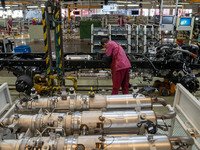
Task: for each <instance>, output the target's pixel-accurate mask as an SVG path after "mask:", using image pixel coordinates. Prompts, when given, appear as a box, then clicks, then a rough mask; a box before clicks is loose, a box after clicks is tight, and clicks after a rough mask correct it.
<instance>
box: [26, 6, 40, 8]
mask: <svg viewBox="0 0 200 150" xmlns="http://www.w3.org/2000/svg"><path fill="white" fill-rule="evenodd" d="M27 8H38V6H27Z"/></svg>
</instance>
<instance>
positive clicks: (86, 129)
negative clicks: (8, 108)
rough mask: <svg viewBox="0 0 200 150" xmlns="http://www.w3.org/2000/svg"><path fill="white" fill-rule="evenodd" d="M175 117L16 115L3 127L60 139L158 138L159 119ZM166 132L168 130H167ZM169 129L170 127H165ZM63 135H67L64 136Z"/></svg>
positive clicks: (143, 113) (129, 113) (133, 113)
mask: <svg viewBox="0 0 200 150" xmlns="http://www.w3.org/2000/svg"><path fill="white" fill-rule="evenodd" d="M175 116H176V113H175V112H173V111H171V112H164V113H156V112H154V111H152V110H148V111H140V112H136V111H109V112H102V111H83V112H74V113H71V112H68V113H48V114H43V113H40V114H36V115H23V114H14V115H12V116H10V117H8V118H5V119H4V120H2V122H1V125H2V126H3V127H5V128H9V129H11V130H12V131H18V129H20V132H26V131H27V130H28V129H30V130H31V131H32V132H33V133H35V132H36V131H40V132H44V130H46V132H49V130H51V131H52V130H54V131H55V132H56V133H59V134H61V135H73V134H78V135H93V134H102V133H104V134H139V135H142V134H144V133H146V131H147V133H150V134H155V133H156V132H157V119H163V120H165V119H172V118H173V117H175ZM164 129H165V128H164ZM166 129H167V127H166ZM63 131H64V132H63Z"/></svg>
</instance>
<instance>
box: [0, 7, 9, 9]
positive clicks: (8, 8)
mask: <svg viewBox="0 0 200 150" xmlns="http://www.w3.org/2000/svg"><path fill="white" fill-rule="evenodd" d="M9 8H10V7H5V9H9ZM0 9H3V7H0Z"/></svg>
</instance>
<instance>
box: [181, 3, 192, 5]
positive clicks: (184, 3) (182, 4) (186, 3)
mask: <svg viewBox="0 0 200 150" xmlns="http://www.w3.org/2000/svg"><path fill="white" fill-rule="evenodd" d="M179 4H182V5H183V4H185V5H187V4H190V3H179Z"/></svg>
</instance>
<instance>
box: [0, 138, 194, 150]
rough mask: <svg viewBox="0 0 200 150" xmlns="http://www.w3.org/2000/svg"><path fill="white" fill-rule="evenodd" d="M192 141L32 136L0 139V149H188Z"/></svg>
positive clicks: (179, 139)
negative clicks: (175, 147)
mask: <svg viewBox="0 0 200 150" xmlns="http://www.w3.org/2000/svg"><path fill="white" fill-rule="evenodd" d="M193 143H194V141H193V139H192V138H187V137H171V138H169V137H167V136H166V135H146V136H119V135H117V136H101V135H97V136H69V137H55V136H51V137H33V138H27V137H26V138H22V139H19V140H1V141H0V149H1V150H24V149H42V150H52V149H54V150H61V149H62V150H64V149H67V150H100V149H101V150H102V149H106V150H122V149H123V150H133V149H134V150H153V149H156V150H172V149H173V148H172V145H173V146H176V145H177V146H178V147H180V149H179V150H183V149H184V150H189V149H190V147H191V146H192V144H193Z"/></svg>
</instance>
